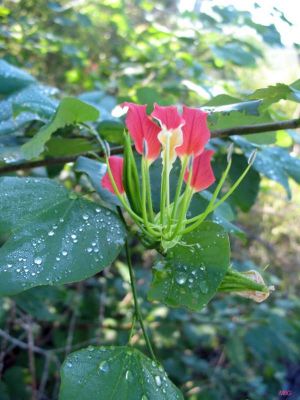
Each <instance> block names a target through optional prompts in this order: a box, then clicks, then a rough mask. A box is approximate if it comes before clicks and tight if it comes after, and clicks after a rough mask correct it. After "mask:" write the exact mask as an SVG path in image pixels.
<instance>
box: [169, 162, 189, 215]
mask: <svg viewBox="0 0 300 400" xmlns="http://www.w3.org/2000/svg"><path fill="white" fill-rule="evenodd" d="M188 160H189V158H188V157H187V156H185V157H184V158H183V160H182V163H181V170H180V175H179V178H178V183H177V188H176V193H175V198H174V202H173V210H172V215H171V220H173V219H174V217H175V215H176V212H177V206H178V200H179V196H180V193H181V188H182V184H183V178H184V173H185V170H186V166H187V163H188Z"/></svg>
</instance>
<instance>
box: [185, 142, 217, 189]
mask: <svg viewBox="0 0 300 400" xmlns="http://www.w3.org/2000/svg"><path fill="white" fill-rule="evenodd" d="M213 154H214V151H212V150H204V151H203V153H201V154H200V155H199V156H198V157H196V158H194V161H193V166H192V168H193V173H192V180H191V187H192V188H193V189H194V191H195V192H200V191H201V190H204V189H207V188H208V187H209V186H210V185H212V184H213V183H214V182H215V180H216V179H215V176H214V172H213V170H212V167H211V157H212V155H213ZM188 176H189V171H188V170H186V171H185V175H184V181H185V182H187V180H188Z"/></svg>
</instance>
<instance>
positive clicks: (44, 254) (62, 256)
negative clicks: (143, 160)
mask: <svg viewBox="0 0 300 400" xmlns="http://www.w3.org/2000/svg"><path fill="white" fill-rule="evenodd" d="M0 208H1V215H0V236H2V237H3V239H4V242H5V243H4V244H3V246H2V247H1V248H0V275H1V277H0V295H2V296H3V295H12V294H16V293H19V292H22V291H24V290H26V289H29V288H31V287H35V286H41V285H50V284H55V285H61V284H64V283H70V282H76V281H80V280H83V279H86V278H88V277H90V276H92V275H94V274H95V273H97V272H99V271H101V270H103V269H104V268H105V267H107V266H108V265H110V264H111V262H112V261H113V260H114V259H115V258H116V256H117V255H118V253H119V251H120V249H121V248H122V246H123V243H124V236H125V229H124V226H123V224H122V223H121V221H120V220H119V217H118V216H117V215H116V214H114V213H113V212H111V211H109V210H108V209H105V208H103V207H99V206H98V205H97V204H95V203H92V202H90V201H87V200H84V199H80V198H77V197H76V194H75V193H72V192H69V191H67V190H66V189H65V188H64V187H63V186H61V185H59V184H57V183H56V182H54V181H52V180H50V179H36V178H13V177H5V178H1V179H0ZM5 239H6V241H5Z"/></svg>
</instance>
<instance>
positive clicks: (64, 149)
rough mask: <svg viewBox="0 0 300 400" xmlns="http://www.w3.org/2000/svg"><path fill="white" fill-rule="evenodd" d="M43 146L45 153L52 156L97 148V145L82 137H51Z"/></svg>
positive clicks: (84, 151)
mask: <svg viewBox="0 0 300 400" xmlns="http://www.w3.org/2000/svg"><path fill="white" fill-rule="evenodd" d="M45 147H46V152H47V155H50V156H54V157H61V156H68V155H75V154H82V153H87V152H89V151H96V150H97V146H95V145H94V144H93V143H91V142H90V141H89V140H87V139H83V138H74V139H66V138H62V137H52V138H51V139H50V140H49V141H48V143H47V145H46V146H45Z"/></svg>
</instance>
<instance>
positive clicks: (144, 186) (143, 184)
mask: <svg viewBox="0 0 300 400" xmlns="http://www.w3.org/2000/svg"><path fill="white" fill-rule="evenodd" d="M141 172H142V214H143V220H144V222H145V226H146V227H148V214H147V204H146V201H147V197H146V176H145V162H144V157H142V158H141Z"/></svg>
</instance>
